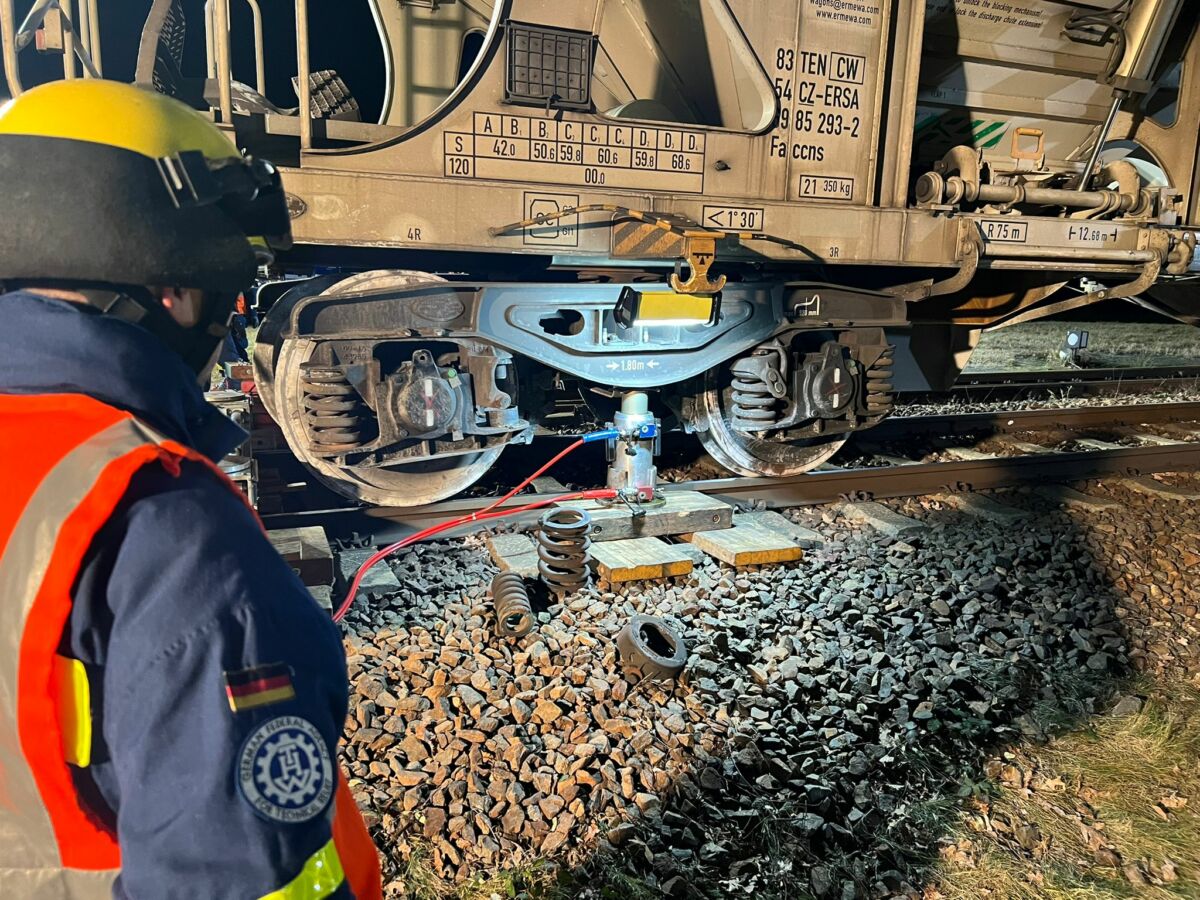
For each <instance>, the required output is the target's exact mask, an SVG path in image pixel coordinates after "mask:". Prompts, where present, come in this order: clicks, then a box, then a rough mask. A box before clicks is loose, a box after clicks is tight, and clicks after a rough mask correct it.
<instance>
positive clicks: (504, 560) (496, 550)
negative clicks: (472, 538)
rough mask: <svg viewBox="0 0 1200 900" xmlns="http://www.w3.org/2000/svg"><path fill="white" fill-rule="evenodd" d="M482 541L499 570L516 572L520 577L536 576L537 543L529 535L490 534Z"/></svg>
mask: <svg viewBox="0 0 1200 900" xmlns="http://www.w3.org/2000/svg"><path fill="white" fill-rule="evenodd" d="M484 543H486V544H487V548H488V552H489V553H491V554H492V562H494V563H495V564H496V565H497V566H499V567H500V571H501V572H516V573H517V574H518V575H520V576H521V577H522V578H537V577H538V557H537V545H536V544H534V542H533V538H531V537H530V536H529V535H527V534H491V535H488V537H487V539H486V540H485V541H484Z"/></svg>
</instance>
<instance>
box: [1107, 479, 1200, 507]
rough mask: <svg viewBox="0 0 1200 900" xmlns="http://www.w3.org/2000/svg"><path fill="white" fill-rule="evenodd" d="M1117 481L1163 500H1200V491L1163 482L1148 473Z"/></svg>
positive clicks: (1140, 492)
mask: <svg viewBox="0 0 1200 900" xmlns="http://www.w3.org/2000/svg"><path fill="white" fill-rule="evenodd" d="M1118 483H1119V484H1123V485H1125V487H1127V488H1129V489H1131V490H1134V491H1137V492H1138V493H1139V494H1149V495H1150V496H1152V497H1161V498H1163V499H1164V500H1191V501H1196V500H1200V493H1197V492H1196V491H1190V490H1188V489H1187V488H1185V487H1178V486H1177V485H1173V484H1163V483H1162V482H1161V481H1157V480H1155V479H1153V478H1151V477H1150V476H1149V475H1144V476H1142V477H1141V478H1126V479H1124V480H1123V481H1120V482H1118Z"/></svg>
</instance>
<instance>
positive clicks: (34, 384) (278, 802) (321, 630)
mask: <svg viewBox="0 0 1200 900" xmlns="http://www.w3.org/2000/svg"><path fill="white" fill-rule="evenodd" d="M0 322H3V323H4V336H5V338H6V341H5V347H4V352H3V353H0V392H6V393H38V394H42V393H61V392H71V393H80V394H87V395H89V396H92V397H95V398H97V399H99V400H102V401H104V402H105V403H108V404H110V405H112V406H116V407H119V408H121V409H124V410H128V411H130V412H132V413H134V414H135V415H137V416H138V417H139V418H141V419H143V420H144V421H146V422H147V423H148V424H150V425H152V426H154V427H155V428H156V429H158V430H159V431H161V432H163V433H165V434H166V435H167V436H169V437H172V438H174V439H175V440H177V441H179V442H181V443H183V444H185V445H187V446H189V447H192V448H194V449H195V450H198V451H200V452H201V453H203V454H205V455H207V456H208V457H210V458H211V459H213V460H218V459H220V458H221V457H222V456H224V455H225V454H226V453H227V452H229V451H230V450H231V449H233V447H235V446H236V445H237V444H238V443H240V442H241V440H242V439H243V437H244V435H243V433H242V431H241V429H239V428H238V427H237V426H236V425H234V424H233V423H232V422H230V421H229V420H228V419H226V418H225V417H224V416H222V415H221V414H220V413H219V412H217V411H216V410H215V409H214V408H212V407H211V406H209V405H208V404H207V403H206V402H205V401H204V397H203V394H202V393H201V391H200V388H199V387H198V386H197V384H196V381H195V377H194V376H193V374H192V373H191V372H190V371H189V370H188V369H187V368H186V367H185V366H184V365H183V363H182V361H181V360H179V358H178V357H176V356H175V355H174V354H173V353H171V352H170V351H169V350H168V349H167V347H166V346H165V345H164V344H162V343H161V342H160V341H158V340H157V339H156V338H154V337H153V336H152V335H150V334H149V333H148V332H146V331H144V330H143V329H141V328H139V327H137V326H136V325H131V324H128V323H126V322H122V321H119V320H117V319H114V318H111V317H109V316H101V315H98V314H96V313H95V312H94V311H93V310H91V309H90V308H88V307H84V306H80V305H77V304H73V303H68V302H65V301H60V300H52V299H46V298H43V297H40V296H36V295H33V294H30V293H23V292H13V293H8V294H3V295H0ZM36 437H37V436H36V435H30V447H31V448H34V447H36ZM31 452H35V451H33V450H32V449H31ZM63 652H64V653H66V654H68V655H70V656H73V657H74V658H76V659H79V660H82V661H83V662H84V663H85V664H86V665H87V667H88V669H89V672H90V673H92V679H91V680H92V684H93V693H94V694H98V696H93V710H94V719H95V720H98V726H97V727H96V728H95V731H96V732H97V733H98V735H99V739H98V741H97V744H98V746H97V747H96V748H94V751H93V752H94V762H93V764H92V766H90V767H89V768H88V769H87V770H86V772H87V773H88V774H89V775H90V776H91V779H90V780H89V779H88V778H86V777H83V778H80V779H79V781H80V785H81V790H82V791H83V792H84V793H85V796H86V799H87V801H88V804H89V806H90V807H91V808H93V809H95V810H96V811H97V815H98V816H99V817H100V818H101V819H102V820H106V821H107V822H108V824H110V825H112V826H115V828H116V830H117V835H118V839H119V842H120V846H121V857H122V871H121V875H120V878H119V879H118V881H117V886H116V889H115V896H116V897H118V898H136V900H143V898H144V900H150V898H154V900H161V898H176V897H179V898H184V897H188V898H190V897H195V898H225V897H228V898H239V900H243V898H257V897H261V896H262V895H264V894H268V893H270V892H271V891H273V890H277V889H279V888H281V887H283V886H284V885H286V884H288V883H289V882H290V881H292V879H294V878H295V877H296V876H297V875H298V874H299V873H300V872H301V869H302V868H303V866H304V863H305V861H306V860H307V859H308V858H309V857H310V856H312V854H314V853H315V852H317V851H318V850H320V849H321V848H322V847H323V846H324V845H325V844H326V843H327V842H328V841H329V840H330V825H329V819H330V815H331V812H332V809H331V805H330V804H329V803H326V802H323V798H324V797H325V795H326V794H327V793H328V789H327V786H326V785H325V784H324V783H323V776H322V775H321V774H320V772H319V771H318V772H317V774H316V775H315V776H314V775H313V774H312V771H310V770H313V765H312V762H313V760H314V759H315V758H316V756H323V757H324V758H325V759H327V760H329V761H330V762H331V764H332V766H333V772H334V777H335V778H336V772H337V768H336V767H337V757H336V746H337V741H338V738H339V736H340V735H341V733H342V728H343V724H344V721H345V717H346V663H345V656H344V652H343V650H342V645H341V640H340V636H339V634H338V631H337V628H336V626H335V625H334V624H333V623H332V622H331V621H330V619H329V617H328V615H327V614H325V613H324V612H323V611H322V610H321V609H320V608H319V607H318V606H317V605H316V603H315V602H314V601H313V599H312V598H311V596H310V595H309V594H308V591H307V590H306V589H305V588H304V586H303V585H302V584H301V583H300V581H299V580H298V579H297V577H296V576H295V574H294V573H293V572H292V571H291V570H290V569H289V568H288V566H287V565H286V564H285V563H284V562H283V560H282V559H281V558H280V557H279V555H278V554H277V553H276V552H275V550H274V549H273V548H272V546H271V544H270V543H269V542H268V541H267V539H266V537H265V535H264V534H263V532H262V529H261V528H260V526H259V525H258V523H257V522H256V521H255V519H254V516H253V515H252V514H251V513H250V511H249V510H248V509H247V508H246V507H245V505H244V504H243V503H242V502H241V501H240V500H239V499H238V498H237V497H236V496H235V495H234V494H233V492H232V491H230V490H229V489H228V487H226V486H224V485H222V484H220V483H219V482H218V480H217V478H216V477H215V476H214V475H213V473H212V472H210V471H208V470H207V469H205V468H204V467H202V466H201V465H199V464H197V463H186V462H185V463H184V464H183V466H182V467H181V471H180V473H179V474H178V476H172V475H171V474H169V473H168V472H166V471H165V470H164V469H162V468H161V467H149V468H146V469H144V470H142V471H141V472H140V473H139V474H138V475H137V476H135V479H134V483H133V485H132V486H131V490H130V493H129V495H128V496H127V497H126V499H125V501H124V502H123V503H122V505H121V506H120V508H119V509H118V511H117V513H116V515H115V516H114V517H113V518H112V519H111V520H110V521H109V523H108V524H107V525H106V526H105V528H104V529H103V530H102V532H101V533H100V534H99V535H98V537H97V539H96V541H95V543H94V545H93V547H92V550H91V552H90V553H89V556H88V559H87V561H86V563H85V566H84V569H83V571H82V572H81V575H80V577H79V581H78V583H77V586H76V591H75V602H74V607H73V612H72V615H71V620H70V628H69V634H64V637H63ZM259 666H268V667H270V669H269V670H268V671H269V672H272V673H275V675H276V676H277V675H278V673H280V672H284V673H289V670H290V673H289V674H285V675H284V681H285V682H286V681H287V680H289V679H290V682H291V686H292V689H293V690H294V693H295V696H294V698H292V699H286V700H279V701H276V702H272V703H269V704H268V705H264V706H259V707H256V708H253V709H248V710H242V711H240V712H234V711H233V709H232V708H231V703H230V701H229V699H228V697H227V692H226V691H227V689H226V684H227V681H228V680H229V679H231V678H232V679H233V680H234V681H236V680H237V678H238V675H237V673H239V672H245V671H246V670H252V671H253V670H255V667H259ZM242 680H243V681H244V680H245V678H243V679H242ZM274 683H276V684H278V683H279V682H278V678H276V680H275V682H274ZM97 686H98V687H99V690H98V691H96V687H97ZM285 693H286V692H285ZM280 716H287V717H296V719H299V720H303V721H302V722H299V723H297V724H298V726H299V727H298V729H297V728H291V729H287V732H288V734H291V735H293V736H296V735H298V736H299V737H300V740H301V742H302V743H303V744H304V747H305V748H307V753H308V755H307V756H306V755H304V752H301V753H300V754H299V755H296V753H295V747H292V748H287V749H290V750H291V751H292V754H291V756H287V755H286V754H282V753H276V754H275V755H274V756H272V755H271V748H272V746H274V747H275V748H276V749H278V748H279V745H278V744H272V742H271V741H270V740H266V736H267V735H268V734H271V733H273V732H271V730H270V729H269V728H265V729H264V728H263V726H265V725H266V723H268V722H276V720H277V718H278V717H280ZM289 721H293V720H289ZM312 728H315V730H316V732H319V735H320V737H321V738H322V739H323V745H322V746H318V745H316V744H315V743H312V744H310V743H308V742H304V740H303V734H304V733H309V734H313V732H312V730H311V729H312ZM260 729H263V730H260ZM314 736H315V734H314ZM301 749H302V750H303V749H304V748H301ZM314 754H315V755H314ZM296 759H298V760H299V762H300V764H301V765H300V768H299V769H298V770H297V771H299V772H300V774H302V775H305V776H306V779H307V780H302V781H295V782H285V781H283V780H282V778H283V776H282V775H281V776H280V780H279V781H276V782H270V783H268V782H264V781H261V780H260V781H259V782H257V783H255V782H254V775H253V773H252V772H251V773H250V774H247V773H248V772H249V769H247V768H245V767H243V768H242V769H241V771H240V772H239V762H249V763H255V762H258V763H260V764H266V765H274V766H276V769H275V771H276V772H277V773H278V772H279V771H280V767H281V766H285V765H287V764H288V763H289V761H290V762H293V763H294V762H295V760H296ZM264 760H265V763H263V761H264ZM279 784H284V785H285V786H287V785H293V786H295V785H302V787H298V788H297V791H296V793H295V795H294V796H289V795H287V794H286V793H284V794H280V793H278V785H279ZM273 785H274V786H276V793H275V794H274V795H272V794H271V793H270V791H269V790H268V791H266V792H265V794H264V790H263V789H264V788H270V787H272V786H273ZM318 789H319V790H318ZM314 798H315V800H314ZM252 800H254V802H252ZM317 806H319V807H320V808H316V807H317ZM297 810H298V811H297ZM281 819H284V820H285V821H281ZM330 896H332V897H336V898H339V900H341V898H347V897H350V892H349V889H348V888H347V887H346V885H345V884H343V885H342V886H341V887H340V888H339V889H338V892H337V893H335V894H332V895H330Z"/></svg>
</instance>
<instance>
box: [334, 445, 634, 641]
mask: <svg viewBox="0 0 1200 900" xmlns="http://www.w3.org/2000/svg"><path fill="white" fill-rule="evenodd" d="M585 443H586V441H584V440H583V439H582V438H580V439H579V440H577V441H575V443H573V444H571V445H570V446H568V447H567V448H566V449H564V450H562V451H561V452H559V453H558V454H556V455H555V456H554V457H552V458H551V459H550V461H549V462H547V463H546V464H545V465H543V466H542V467H541V468H539V469H538V470H537V471H536V472H534V473H533V474H532V475H530V476H529V477H528V478H526V479H525V480H524V481H522V482H521V483H520V484H518V485H517V486H516V487H515V488H513V489H512V490H511V491H509V492H508V493H507V494H505V495H504V496H503V497H501V498H499V499H498V500H495V501H493V502H492V503H490V504H488V505H487V506H485V507H484V508H483V509H482V510H480V511H479V512H473V513H468V514H467V515H465V516H459V517H458V518H457V519H450V520H449V521H447V522H442V523H440V524H438V525H431V526H430V527H428V528H426V529H424V530H422V531H418V532H417V533H416V534H410V535H409V536H408V537H406V538H404V539H402V540H399V541H397V542H396V543H394V544H391V545H389V546H387V547H384V548H383V549H382V550H378V551H376V552H375V553H373V554H372V555H371V556H369V557H367V559H366V561H364V562H363V564H362V565H361V566H359V567H358V571H357V572H355V573H354V581H352V582H351V584H350V590H349V591H347V592H346V597H345V599H344V600H342V604H341V606H339V607H338V608H337V612H335V613H334V614H333V621H335V622H340V621H341V620H342V619H343V618H345V616H346V613H347V612H349V610H350V606H351V605H352V604H353V603H354V596H355V594H357V593H358V586H359V585H360V584H361V583H362V580H363V578H364V577H365V576H366V574H367V572H369V571H370V570H371V569H372V568H374V567H375V566H376V565H377V564H378V563H380V562H381V561H382V560H384V559H386V558H387V557H389V556H391V555H392V554H393V553H395V552H396V551H397V550H403V549H404V548H405V547H408V546H409V545H411V544H415V543H416V542H417V541H423V540H425V539H426V538H428V537H432V536H433V535H435V534H440V533H441V532H443V531H449V530H450V529H451V528H457V527H458V526H460V525H466V524H468V523H471V522H481V521H484V520H486V519H499V518H503V517H504V516H511V515H515V514H516V513H522V512H529V511H530V510H533V509H539V508H540V507H543V506H548V505H550V504H551V503H558V502H561V501H563V500H613V499H615V498H616V496H617V492H616V491H615V490H613V489H612V488H601V489H599V490H594V491H577V492H576V493H573V494H566V495H563V496H559V497H543V498H542V499H541V500H536V501H534V502H533V503H527V504H526V505H524V506H518V507H516V508H515V509H501V510H497V509H496V507H497V506H500V505H501V504H503V503H505V502H506V501H508V500H510V499H512V498H513V497H515V496H516V495H517V494H518V493H519V492H520V491H522V490H524V488H525V487H526V486H527V485H528V484H529V483H530V482H532V481H533V480H534V479H535V478H537V477H538V476H540V475H541V474H542V473H543V472H545V471H546V470H547V469H549V468H550V467H551V466H552V465H554V464H555V463H556V462H558V461H559V460H560V459H562V458H563V457H564V456H566V455H567V454H568V453H570V452H572V451H573V450H576V449H578V448H579V447H582V446H583V445H584V444H585Z"/></svg>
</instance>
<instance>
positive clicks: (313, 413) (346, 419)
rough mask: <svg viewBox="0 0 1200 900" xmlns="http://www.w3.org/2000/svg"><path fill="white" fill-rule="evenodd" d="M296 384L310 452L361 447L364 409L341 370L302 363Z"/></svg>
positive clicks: (342, 450) (328, 451) (360, 399)
mask: <svg viewBox="0 0 1200 900" xmlns="http://www.w3.org/2000/svg"><path fill="white" fill-rule="evenodd" d="M300 385H301V388H302V389H303V391H304V400H303V403H304V427H305V430H306V431H307V432H308V440H309V443H310V444H311V445H312V449H313V452H314V453H345V452H346V451H348V450H354V449H356V448H358V447H361V446H362V445H363V443H364V441H363V423H362V420H363V418H364V417H365V414H366V408H365V405H364V404H363V402H362V398H361V397H360V396H359V393H358V391H356V390H355V389H354V386H353V385H352V384H351V383H350V380H349V378H347V376H346V371H345V369H343V368H341V367H340V366H324V365H318V364H315V363H306V364H305V365H302V366H301V367H300Z"/></svg>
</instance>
